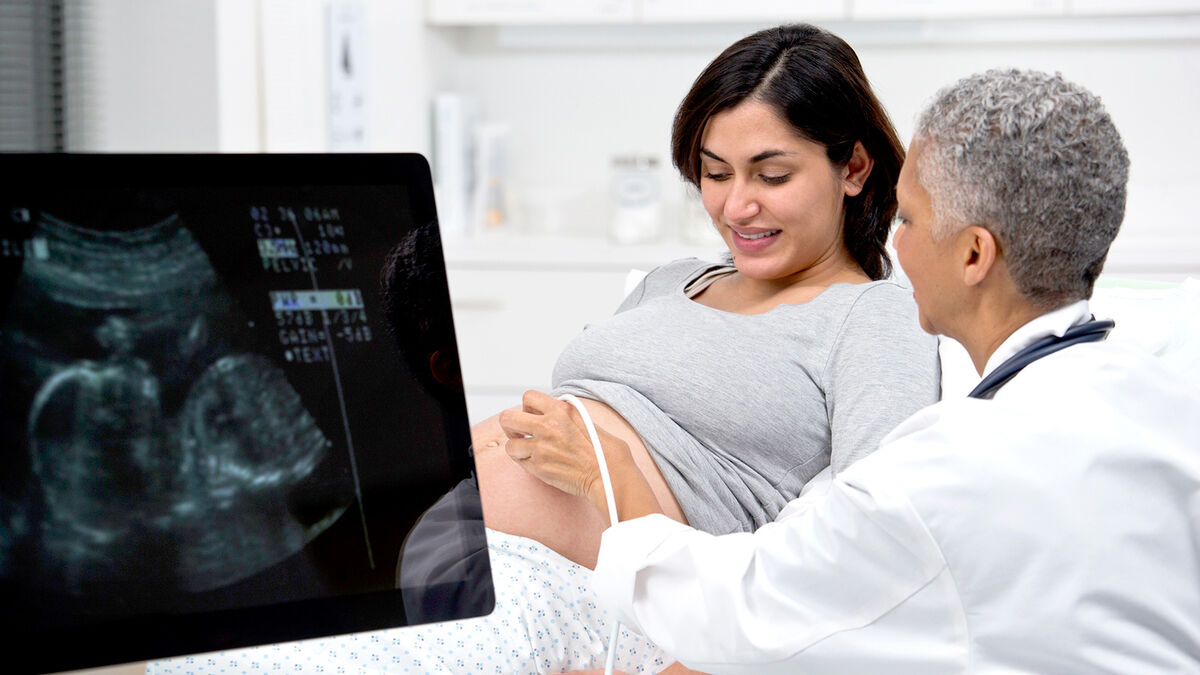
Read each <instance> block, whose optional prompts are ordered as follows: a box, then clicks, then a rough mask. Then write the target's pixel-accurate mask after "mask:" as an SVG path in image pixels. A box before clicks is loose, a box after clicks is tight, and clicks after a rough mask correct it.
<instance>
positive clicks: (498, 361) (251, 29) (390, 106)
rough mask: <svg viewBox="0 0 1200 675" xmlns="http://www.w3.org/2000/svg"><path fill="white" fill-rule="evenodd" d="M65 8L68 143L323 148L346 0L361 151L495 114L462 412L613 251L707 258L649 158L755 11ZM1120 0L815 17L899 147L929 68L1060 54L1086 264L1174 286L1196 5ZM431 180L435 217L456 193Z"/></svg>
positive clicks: (1190, 165)
mask: <svg viewBox="0 0 1200 675" xmlns="http://www.w3.org/2000/svg"><path fill="white" fill-rule="evenodd" d="M1114 1H1115V0H1114ZM1078 2H1079V0H1076V2H1075V3H1073V4H1078ZM81 3H82V5H81V6H83V7H86V8H88V11H89V12H90V15H91V17H92V18H93V19H94V21H93V22H92V23H93V28H92V29H91V30H92V32H91V33H90V34H89V35H87V41H86V43H85V44H84V45H83V46H82V47H81V49H83V51H85V52H86V53H87V55H88V57H89V58H87V59H86V61H87V63H88V69H87V71H86V74H87V75H88V76H89V84H90V88H88V89H87V90H86V93H87V94H88V96H87V97H85V102H86V103H87V104H88V105H86V106H85V107H84V109H83V111H82V114H83V116H84V117H85V118H86V120H85V121H86V124H84V125H83V126H84V127H85V128H86V129H87V130H88V133H87V134H86V135H84V136H82V143H81V144H78V145H77V146H75V148H76V149H95V150H105V151H139V152H148V151H243V152H259V151H267V152H297V151H316V152H320V151H325V150H329V149H331V146H330V145H329V141H328V139H329V125H330V114H329V99H328V95H329V86H330V85H329V82H330V80H329V75H330V72H329V60H328V56H327V52H326V45H327V42H328V28H329V25H328V17H329V16H330V12H331V11H333V10H335V9H340V8H345V7H357V8H358V9H360V10H361V11H362V12H363V14H362V16H363V21H362V23H363V30H362V35H361V38H362V39H363V41H364V42H365V44H364V45H360V46H362V47H364V49H363V52H362V53H363V54H365V63H364V64H362V65H363V66H364V67H365V73H366V78H365V86H364V89H363V92H362V93H363V94H364V97H365V101H366V108H367V117H366V142H365V143H364V144H363V147H364V148H365V149H367V150H370V151H416V152H422V153H427V154H430V153H431V149H432V148H433V143H432V133H431V129H432V126H433V121H434V119H433V115H431V108H432V101H433V99H434V97H435V96H436V95H438V94H443V93H454V94H459V95H461V96H465V97H468V98H470V99H471V100H473V101H474V102H475V103H476V104H477V106H478V111H479V118H480V120H482V121H485V122H488V123H491V124H494V125H499V126H500V127H502V128H503V129H505V130H506V136H504V137H503V145H504V147H505V149H506V150H507V153H506V156H507V160H508V161H507V167H506V169H505V170H504V171H503V173H502V175H500V176H499V178H500V184H501V189H502V194H503V195H504V197H505V202H504V211H505V213H504V215H505V218H504V220H503V224H502V225H500V226H497V227H488V228H483V227H476V228H473V229H474V230H476V231H475V232H474V233H473V234H470V235H463V234H461V233H453V232H452V233H448V237H447V246H446V261H447V270H448V277H449V280H450V287H451V288H450V290H451V296H452V299H453V300H454V302H455V324H456V329H457V331H458V340H459V349H460V352H461V354H462V362H463V369H464V381H465V383H466V387H467V397H468V407H469V409H470V413H471V418H472V420H474V421H477V420H479V419H482V418H483V417H486V416H487V415H490V414H491V413H492V412H495V411H496V410H498V409H500V408H502V407H507V406H510V405H512V404H513V402H515V401H517V400H519V397H520V394H521V392H522V391H524V390H525V389H527V388H546V387H547V386H548V385H549V378H550V373H551V370H552V368H553V364H554V360H555V357H556V355H557V354H558V352H559V351H560V350H561V349H562V347H563V346H564V345H565V344H566V342H567V341H569V340H570V339H571V337H572V336H574V335H575V334H576V333H577V332H578V331H579V329H580V328H581V327H582V326H583V325H585V324H586V323H589V322H594V321H597V320H599V319H601V318H603V317H604V316H606V315H607V314H609V313H611V312H612V310H613V309H614V308H615V307H616V306H617V304H618V303H619V301H620V298H621V294H622V287H623V280H624V279H625V277H626V273H627V272H629V271H630V270H631V269H648V268H649V267H650V266H653V265H655V264H658V263H661V262H665V261H668V260H671V259H673V258H677V257H682V256H688V255H698V256H702V257H712V256H714V255H716V254H717V253H719V251H720V248H721V244H720V242H719V241H717V240H715V235H713V234H712V232H711V230H710V229H709V228H708V226H707V224H706V223H705V217H704V214H703V213H702V211H699V210H698V209H697V208H696V204H695V197H694V195H692V196H690V197H689V196H688V195H689V193H688V191H687V190H685V186H684V185H683V183H682V182H681V181H680V180H679V178H678V176H677V175H676V174H675V172H674V170H673V169H672V168H671V167H670V162H669V152H668V144H669V136H670V123H671V118H672V115H673V114H674V111H675V107H676V106H677V105H678V103H679V100H680V98H681V97H682V96H683V94H684V92H685V91H686V90H687V88H688V86H689V85H690V84H691V82H692V80H693V79H694V78H695V76H696V75H697V74H698V73H699V71H700V70H701V69H702V68H703V67H704V65H705V64H706V63H708V61H709V60H711V59H712V58H713V57H714V56H716V55H717V54H718V53H719V52H720V51H721V50H722V49H723V48H724V47H725V46H727V45H728V44H730V43H731V42H732V41H733V40H735V39H737V38H738V37H740V36H743V35H745V34H747V33H749V32H751V31H752V30H755V29H757V28H760V27H762V26H764V25H768V24H764V23H762V22H757V23H755V22H752V21H737V20H733V21H728V20H725V21H716V20H702V19H701V18H695V19H694V20H692V21H691V22H689V23H686V24H682V23H673V24H647V23H639V22H636V21H634V22H625V23H616V24H603V23H593V22H588V21H579V22H575V23H572V24H571V25H538V24H536V23H531V22H526V23H520V22H512V21H509V20H504V19H479V20H469V21H466V22H462V23H461V24H455V25H441V24H437V25H435V24H433V23H431V22H429V21H428V20H427V15H426V6H427V3H425V2H418V1H416V0H406V1H404V2H396V1H394V0H360V1H351V0H253V1H251V0H173V1H172V2H170V3H161V2H157V0H81ZM916 4H920V3H916ZM1109 4H1110V5H1111V4H1114V3H1113V2H1110V3H1109ZM1150 4H1157V5H1158V6H1163V7H1166V9H1164V10H1162V11H1157V10H1155V11H1150V10H1145V8H1146V7H1148V6H1150ZM1129 6H1130V7H1134V6H1136V7H1137V8H1139V9H1138V11H1143V10H1145V11H1148V12H1149V13H1145V12H1144V11H1143V13H1142V14H1137V13H1136V12H1133V11H1130V12H1128V15H1110V16H1092V17H1066V16H1064V17H1058V18H1048V17H1042V18H1033V17H1029V18H1008V19H983V18H980V19H945V18H932V17H929V18H922V19H905V20H872V21H836V22H827V23H823V25H825V26H826V27H828V28H830V29H831V30H833V31H835V32H837V33H838V34H840V35H842V36H843V37H845V38H846V39H847V40H848V41H849V42H850V43H851V44H852V45H853V46H854V47H855V49H856V50H857V52H858V54H859V55H860V57H861V59H862V61H863V64H864V67H865V69H866V72H867V75H868V76H869V77H870V79H871V81H872V82H873V84H874V86H875V88H876V90H877V91H878V93H879V95H880V98H881V99H882V100H883V102H884V104H885V105H886V106H887V108H888V110H889V112H890V113H891V115H892V118H893V120H894V122H895V123H896V126H897V128H898V129H899V132H900V135H901V137H902V138H903V140H904V141H905V142H906V143H907V141H908V140H909V136H910V134H911V129H912V127H913V122H914V116H915V115H916V112H917V111H918V110H919V109H920V107H921V105H922V104H923V102H924V101H926V100H927V99H928V97H929V96H931V95H932V94H933V93H934V91H935V90H936V89H937V88H938V87H941V86H944V85H946V84H949V83H951V82H952V81H954V80H955V79H957V78H959V77H962V76H965V75H967V74H970V73H972V72H976V71H979V70H983V69H986V68H992V67H1009V66H1016V67H1028V68H1039V69H1044V70H1050V71H1060V72H1062V73H1063V74H1064V75H1065V76H1066V77H1068V78H1071V79H1073V80H1076V81H1079V82H1080V83H1082V84H1084V85H1085V86H1087V87H1089V88H1091V89H1092V90H1094V91H1095V92H1097V93H1098V94H1100V96H1102V97H1103V99H1104V100H1105V102H1106V104H1107V105H1108V108H1109V110H1110V111H1111V112H1112V114H1113V117H1114V118H1115V119H1116V122H1117V125H1118V127H1119V128H1120V130H1121V132H1122V134H1123V135H1124V138H1125V141H1126V144H1127V146H1128V148H1129V152H1130V156H1131V159H1132V169H1131V177H1130V184H1129V205H1128V210H1127V218H1126V221H1125V225H1124V228H1123V231H1122V233H1121V235H1120V236H1119V237H1118V239H1117V242H1116V244H1115V246H1114V249H1113V252H1112V255H1111V256H1110V258H1109V261H1108V264H1107V266H1106V270H1105V271H1106V273H1107V274H1109V275H1114V276H1120V277H1135V278H1141V279H1154V280H1165V281H1181V280H1182V279H1184V278H1185V277H1187V276H1200V230H1198V229H1197V228H1196V227H1194V226H1193V225H1192V222H1193V220H1194V214H1193V211H1194V207H1193V200H1192V199H1190V198H1189V195H1190V194H1192V193H1194V192H1195V190H1196V187H1197V185H1200V167H1198V165H1197V162H1196V161H1195V158H1196V157H1197V156H1198V155H1200V134H1198V133H1197V132H1196V130H1195V111H1196V110H1200V0H1197V1H1196V2H1189V1H1184V0H1170V1H1167V0H1156V3H1145V2H1139V3H1132V2H1131V3H1130V5H1129ZM795 18H796V19H798V20H802V19H803V18H804V17H800V16H798V17H795ZM818 23H821V22H818ZM629 154H636V155H644V156H652V157H655V158H656V159H657V160H658V162H659V165H658V169H657V171H656V172H655V173H654V174H653V176H654V177H656V178H657V181H658V184H659V186H660V188H661V191H662V197H661V212H660V217H659V219H658V226H659V227H658V229H659V230H660V234H659V236H658V237H657V238H655V239H654V240H652V241H649V242H644V243H640V244H636V245H630V244H624V245H622V244H616V243H614V242H613V240H612V239H613V238H612V237H611V236H610V233H611V231H612V229H613V228H612V224H613V223H614V222H615V220H616V219H615V217H614V204H613V199H612V198H611V193H610V184H611V181H612V179H613V177H614V174H615V173H616V170H615V168H614V161H613V160H614V157H618V156H623V155H629ZM434 159H435V160H436V157H434ZM436 163H437V162H436V161H435V164H436ZM435 168H436V167H435ZM438 199H439V210H440V212H441V214H442V215H443V216H446V215H447V214H448V213H450V212H451V210H452V208H451V207H452V200H453V199H454V197H453V196H452V195H451V194H448V193H446V192H445V191H443V192H440V193H439V196H438ZM688 199H690V202H689V201H687V200H688ZM443 224H444V225H445V224H447V223H446V222H445V221H444V223H443ZM481 230H482V231H481ZM547 289H549V293H550V295H549V297H547V296H546V295H545V294H546V293H547V292H548V291H547ZM546 303H550V304H553V305H554V307H555V309H554V311H553V312H547V311H546V309H545V305H546ZM513 326H521V327H522V328H523V329H524V330H522V331H521V332H520V339H517V338H516V337H515V336H516V335H517V333H514V331H513Z"/></svg>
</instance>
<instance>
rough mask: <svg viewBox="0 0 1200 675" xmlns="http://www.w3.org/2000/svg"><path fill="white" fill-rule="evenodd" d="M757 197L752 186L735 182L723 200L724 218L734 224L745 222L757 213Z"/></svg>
mask: <svg viewBox="0 0 1200 675" xmlns="http://www.w3.org/2000/svg"><path fill="white" fill-rule="evenodd" d="M759 209H760V207H759V204H758V196H757V194H756V192H755V190H754V188H753V186H751V185H748V184H746V183H744V182H742V181H738V180H735V181H733V185H732V186H730V190H729V195H728V196H727V197H726V198H725V217H726V218H728V219H729V220H731V221H734V222H741V221H746V220H749V219H751V218H753V217H754V216H756V215H758V212H759Z"/></svg>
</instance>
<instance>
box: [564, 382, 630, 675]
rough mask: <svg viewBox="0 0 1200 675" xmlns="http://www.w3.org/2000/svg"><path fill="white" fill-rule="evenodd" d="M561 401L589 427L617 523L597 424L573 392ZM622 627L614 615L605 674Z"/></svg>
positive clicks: (610, 516)
mask: <svg viewBox="0 0 1200 675" xmlns="http://www.w3.org/2000/svg"><path fill="white" fill-rule="evenodd" d="M558 399H559V400H560V401H566V402H567V403H570V404H571V405H572V406H574V408H575V410H577V411H578V412H579V416H580V417H582V418H583V426H584V427H585V428H586V429H587V432H588V438H589V439H590V440H591V441H592V449H593V450H595V451H596V463H597V464H599V465H600V482H601V483H602V484H603V485H604V498H605V499H606V500H608V522H609V524H610V525H616V524H617V500H616V497H614V496H613V487H612V478H611V477H610V476H609V475H608V462H606V461H604V448H602V447H600V436H599V434H597V433H596V425H594V424H592V416H591V415H589V414H588V411H587V408H585V407H583V403H582V402H581V401H580V400H579V399H578V398H575V396H574V395H572V394H563V395H562V396H559V397H558ZM620 629H621V624H620V622H618V621H617V619H616V617H613V627H612V635H611V636H610V637H609V638H608V657H607V658H606V659H605V660H604V675H612V672H613V666H614V665H615V663H616V660H617V631H619V630H620Z"/></svg>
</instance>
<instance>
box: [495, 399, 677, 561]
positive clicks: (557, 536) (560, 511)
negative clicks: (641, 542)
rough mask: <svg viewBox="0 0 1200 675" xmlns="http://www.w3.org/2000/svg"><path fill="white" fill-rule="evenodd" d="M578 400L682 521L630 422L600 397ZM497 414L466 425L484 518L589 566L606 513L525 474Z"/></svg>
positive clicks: (671, 513) (664, 505)
mask: <svg viewBox="0 0 1200 675" xmlns="http://www.w3.org/2000/svg"><path fill="white" fill-rule="evenodd" d="M583 403H584V406H585V407H586V408H587V410H588V414H589V415H591V417H592V422H593V423H595V425H596V426H597V427H599V428H602V429H604V430H605V431H607V432H608V433H610V434H612V435H614V436H616V437H618V438H620V439H621V440H623V441H625V442H626V443H628V444H629V450H630V452H631V453H633V459H634V462H636V463H637V465H638V468H640V469H641V471H642V473H643V474H644V475H645V476H646V480H647V481H648V482H649V483H650V489H651V490H653V491H654V496H655V497H657V498H658V503H659V505H661V506H662V509H663V513H665V514H666V515H667V516H669V517H671V518H674V519H675V520H678V521H679V522H682V523H686V522H687V519H686V518H685V517H684V515H683V510H682V509H681V508H679V502H677V501H676V500H675V496H674V494H672V492H671V489H670V488H669V487H667V482H666V479H664V478H663V475H662V472H661V471H659V470H658V466H657V465H656V464H655V463H654V459H653V458H652V457H651V456H650V451H649V450H647V449H646V445H645V444H644V443H642V439H641V437H639V436H638V434H637V432H636V431H634V429H633V427H632V426H630V425H629V423H628V422H626V421H625V419H624V418H623V417H621V416H620V415H618V414H617V413H616V411H614V410H613V409H612V408H610V407H608V406H607V405H604V404H603V403H600V402H598V401H592V400H588V399H583ZM498 417H499V416H498V415H494V416H492V417H489V418H488V419H486V420H484V421H483V422H480V423H479V424H477V425H475V427H474V428H472V429H471V439H472V444H473V445H474V448H475V466H476V469H477V471H478V474H479V492H480V496H481V497H482V499H483V517H484V522H485V523H486V524H487V526H488V527H490V528H492V529H494V530H499V531H501V532H507V533H509V534H515V535H520V536H523V537H529V538H530V539H535V540H537V541H539V542H541V543H542V544H545V545H546V546H547V547H549V548H551V549H552V550H554V551H556V552H558V553H559V554H560V555H562V556H564V557H566V558H567V559H569V560H572V561H574V562H577V563H579V564H580V565H583V566H585V567H589V568H594V567H595V566H596V555H597V553H598V552H599V550H600V534H601V533H602V532H603V531H604V529H605V528H606V527H608V515H607V514H602V513H600V512H599V511H597V510H596V508H595V507H593V506H592V505H591V504H590V503H588V501H587V500H585V499H583V498H581V497H575V496H573V495H568V494H567V493H565V492H562V491H560V490H558V489H556V488H552V487H550V486H549V485H546V484H545V483H543V482H541V481H540V480H538V479H537V478H534V477H533V476H530V475H529V474H528V473H526V472H525V470H524V469H522V468H521V467H520V466H518V465H517V464H516V463H515V462H513V461H512V460H511V459H509V457H508V455H507V454H506V453H505V452H504V444H505V443H507V441H508V438H507V437H506V436H505V434H504V430H503V429H501V428H500V423H499V421H498Z"/></svg>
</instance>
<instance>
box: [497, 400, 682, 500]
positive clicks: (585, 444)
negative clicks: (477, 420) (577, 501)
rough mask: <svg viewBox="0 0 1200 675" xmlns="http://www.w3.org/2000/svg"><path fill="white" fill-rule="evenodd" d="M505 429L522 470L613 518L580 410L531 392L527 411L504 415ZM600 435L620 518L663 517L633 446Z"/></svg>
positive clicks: (525, 404) (511, 452) (524, 408)
mask: <svg viewBox="0 0 1200 675" xmlns="http://www.w3.org/2000/svg"><path fill="white" fill-rule="evenodd" d="M500 426H501V427H502V428H503V429H504V432H505V434H507V435H508V438H509V440H508V443H507V444H506V445H505V451H506V452H507V453H508V456H509V457H511V458H512V459H513V461H515V462H516V463H517V464H518V465H519V466H520V467H521V468H523V469H524V470H525V471H527V472H529V473H530V474H531V475H533V476H535V477H537V478H538V479H540V480H542V481H543V482H545V483H546V484H548V485H550V486H552V487H555V488H558V489H559V490H562V491H563V492H566V493H567V494H572V495H577V496H580V497H584V498H585V499H587V500H588V501H589V502H590V503H591V504H592V505H593V506H594V507H596V508H597V509H598V510H599V511H600V512H601V513H602V514H604V515H605V517H606V518H607V516H608V499H607V498H606V497H605V494H604V484H603V481H602V479H601V477H600V465H599V463H598V462H597V461H596V452H595V449H594V448H593V447H592V442H591V440H590V439H589V438H588V434H587V430H586V427H585V426H584V424H583V420H582V418H580V416H579V413H578V412H577V411H576V410H575V408H574V407H572V406H571V405H570V404H568V403H566V402H564V401H560V400H558V399H555V398H552V397H550V396H549V395H547V394H543V393H541V392H538V391H528V392H526V393H525V396H524V397H523V398H522V407H521V410H519V411H518V410H515V409H513V410H506V411H504V412H502V413H501V414H500ZM596 434H597V436H598V437H599V439H600V446H601V448H602V450H603V452H604V461H605V463H606V464H607V465H608V472H609V476H610V477H611V479H612V485H613V496H614V498H615V500H616V506H617V518H618V519H620V520H629V519H632V518H637V517H640V516H645V515H649V514H651V513H663V509H662V506H661V505H660V504H659V502H658V498H657V497H655V495H654V492H653V490H651V488H650V483H649V482H647V480H646V477H645V475H643V474H642V472H641V470H640V469H638V467H637V464H635V463H634V460H633V455H632V454H631V453H630V451H629V445H628V444H626V443H625V441H623V440H621V439H619V438H617V437H615V436H613V435H611V434H609V433H608V432H606V431H604V430H603V429H601V428H599V427H597V428H596ZM610 524H611V523H610Z"/></svg>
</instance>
